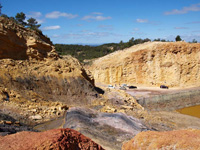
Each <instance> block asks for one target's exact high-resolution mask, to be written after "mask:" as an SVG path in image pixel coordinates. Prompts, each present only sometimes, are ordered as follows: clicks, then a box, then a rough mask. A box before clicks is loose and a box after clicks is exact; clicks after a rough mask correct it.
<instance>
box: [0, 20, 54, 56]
mask: <svg viewBox="0 0 200 150" xmlns="http://www.w3.org/2000/svg"><path fill="white" fill-rule="evenodd" d="M0 45H1V48H0V59H2V58H12V59H28V58H36V59H44V58H45V57H47V56H48V55H50V52H51V53H53V52H54V54H55V55H56V53H55V49H54V47H53V46H52V42H51V41H50V39H49V38H47V37H45V36H44V35H43V34H42V33H40V32H36V31H34V30H31V29H27V28H24V27H23V26H21V25H18V24H16V23H15V22H13V21H12V20H9V19H7V18H4V17H0ZM51 55H52V54H51ZM57 56H58V55H57Z"/></svg>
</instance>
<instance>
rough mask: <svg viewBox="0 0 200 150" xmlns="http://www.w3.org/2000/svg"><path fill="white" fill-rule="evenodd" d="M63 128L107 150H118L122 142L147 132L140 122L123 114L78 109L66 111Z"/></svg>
mask: <svg viewBox="0 0 200 150" xmlns="http://www.w3.org/2000/svg"><path fill="white" fill-rule="evenodd" d="M65 127H67V128H71V129H74V130H77V131H79V132H80V133H82V134H84V135H86V136H87V137H89V138H91V139H93V140H94V141H95V142H97V143H98V144H100V145H101V146H102V147H104V148H105V149H107V150H110V149H115V150H119V149H121V146H122V143H123V142H124V141H127V140H130V139H131V138H132V137H133V136H135V135H136V134H138V133H139V132H141V131H145V130H148V129H147V127H145V126H144V125H143V124H142V123H141V121H139V120H138V119H136V118H134V117H131V116H127V115H125V114H123V113H114V114H113V113H98V112H96V111H94V110H91V109H84V108H79V107H74V108H71V109H69V110H68V112H67V115H66V123H65V125H64V128H65Z"/></svg>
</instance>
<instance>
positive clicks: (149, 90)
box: [96, 83, 200, 98]
mask: <svg viewBox="0 0 200 150" xmlns="http://www.w3.org/2000/svg"><path fill="white" fill-rule="evenodd" d="M96 86H97V87H100V88H108V85H107V84H101V83H96ZM113 86H114V88H115V89H119V88H120V86H119V85H113ZM198 89H200V87H188V88H182V87H173V88H169V89H161V88H160V87H146V86H137V89H128V88H127V90H125V91H126V93H128V94H130V95H132V96H133V97H134V98H147V97H152V96H156V95H166V94H174V93H180V92H185V91H190V90H198Z"/></svg>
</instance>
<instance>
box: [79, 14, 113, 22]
mask: <svg viewBox="0 0 200 150" xmlns="http://www.w3.org/2000/svg"><path fill="white" fill-rule="evenodd" d="M108 19H112V17H103V16H92V15H89V16H84V17H83V18H82V20H86V21H91V20H96V21H103V20H108Z"/></svg>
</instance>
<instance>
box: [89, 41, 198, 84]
mask: <svg viewBox="0 0 200 150" xmlns="http://www.w3.org/2000/svg"><path fill="white" fill-rule="evenodd" d="M199 60H200V44H199V43H185V42H147V43H144V44H139V45H135V46H133V47H130V48H127V49H125V50H121V51H117V52H114V53H111V54H109V55H107V56H104V57H102V58H99V59H97V60H95V61H94V62H93V65H92V66H91V67H90V70H91V71H92V74H93V75H94V79H95V82H98V83H104V84H122V83H127V84H134V85H144V86H160V85H162V84H165V85H167V86H169V87H188V86H199V85H200V73H199V70H200V61H199Z"/></svg>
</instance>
